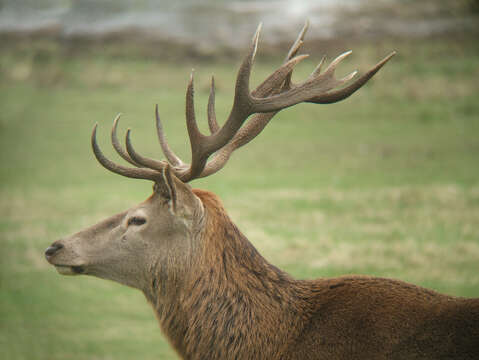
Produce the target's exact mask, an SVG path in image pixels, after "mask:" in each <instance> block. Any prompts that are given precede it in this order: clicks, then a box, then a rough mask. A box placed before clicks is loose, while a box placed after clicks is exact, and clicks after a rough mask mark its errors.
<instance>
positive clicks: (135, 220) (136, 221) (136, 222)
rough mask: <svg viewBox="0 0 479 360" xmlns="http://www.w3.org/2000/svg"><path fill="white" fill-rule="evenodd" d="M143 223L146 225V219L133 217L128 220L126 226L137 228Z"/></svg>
mask: <svg viewBox="0 0 479 360" xmlns="http://www.w3.org/2000/svg"><path fill="white" fill-rule="evenodd" d="M144 223H146V219H145V218H142V217H139V216H133V217H131V218H129V219H128V226H130V225H136V226H139V225H143V224H144Z"/></svg>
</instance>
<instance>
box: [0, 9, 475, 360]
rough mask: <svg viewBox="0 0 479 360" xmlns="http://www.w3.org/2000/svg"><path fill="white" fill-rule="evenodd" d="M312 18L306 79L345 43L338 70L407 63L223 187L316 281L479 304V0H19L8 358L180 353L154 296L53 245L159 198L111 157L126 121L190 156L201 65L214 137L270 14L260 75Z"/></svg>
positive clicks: (4, 280) (1, 100)
mask: <svg viewBox="0 0 479 360" xmlns="http://www.w3.org/2000/svg"><path fill="white" fill-rule="evenodd" d="M305 19H309V21H310V23H311V27H310V29H309V32H308V35H307V36H306V42H305V45H304V47H303V52H304V53H308V54H310V55H311V56H310V57H309V58H308V59H307V60H306V61H304V62H303V63H301V64H300V65H299V66H298V68H297V69H296V70H295V73H294V80H295V81H300V80H301V79H304V78H305V77H306V76H307V75H308V74H309V73H310V72H311V71H312V69H314V67H315V65H316V64H317V63H318V62H319V61H320V59H321V58H322V56H323V55H326V56H327V59H328V61H330V60H331V59H333V58H334V57H336V56H337V55H339V54H340V53H342V52H344V51H346V50H349V49H351V50H353V54H352V55H351V56H350V57H348V58H347V59H346V60H345V61H344V62H343V63H341V65H340V66H339V68H338V70H337V73H338V77H341V76H343V75H345V74H348V73H349V72H351V71H352V70H355V69H358V70H359V72H360V73H362V72H364V71H367V69H368V68H370V67H371V66H373V65H374V64H375V63H377V62H378V61H379V60H380V59H382V58H383V57H384V56H386V55H387V54H389V53H390V52H391V51H392V50H396V51H397V52H398V54H397V55H396V56H395V57H394V58H393V59H392V60H391V61H390V63H388V64H387V65H386V66H385V67H384V68H383V69H382V70H381V71H380V72H379V73H378V74H377V75H376V76H375V77H374V78H373V79H372V80H371V81H370V82H369V83H368V84H367V85H366V86H365V87H364V88H362V89H361V90H360V91H359V92H357V93H355V94H354V95H353V96H351V97H350V98H348V99H346V100H344V101H342V102H340V103H337V104H332V105H313V104H300V105H297V106H295V107H293V108H290V109H286V110H284V111H282V112H281V113H280V114H278V115H277V116H276V117H275V119H273V120H272V121H271V123H270V124H269V125H268V126H267V128H266V129H265V130H264V131H263V133H262V134H261V135H260V136H258V138H256V139H255V140H254V141H253V142H252V143H250V144H248V146H246V147H245V148H242V149H240V150H238V151H237V152H236V153H235V154H234V155H233V157H232V159H231V160H230V162H229V163H228V165H227V166H226V167H225V168H224V169H223V170H222V171H221V172H219V173H218V174H215V175H214V176H212V177H210V178H207V179H203V180H197V181H195V182H193V184H192V185H193V186H195V187H200V188H204V189H208V190H211V191H213V192H215V193H217V194H218V195H219V196H220V197H221V198H222V199H223V201H224V203H225V207H226V208H227V209H228V211H229V213H230V215H231V217H232V218H233V220H234V221H235V222H236V224H237V225H238V227H239V228H240V229H241V230H242V231H243V232H244V233H245V234H246V235H247V236H248V238H249V239H250V240H251V241H252V243H253V244H254V245H255V246H256V247H257V248H258V249H259V250H260V252H261V253H262V254H263V255H264V256H265V257H266V258H267V259H268V260H269V261H270V262H272V263H273V264H275V265H277V266H278V267H280V268H282V269H284V270H286V271H288V272H289V273H291V274H292V275H293V276H295V277H297V278H315V277H323V276H339V275H342V274H348V273H361V274H369V275H376V276H382V277H394V278H399V279H402V280H405V281H409V282H413V283H415V284H419V285H422V286H426V287H429V288H432V289H435V290H437V291H440V292H444V293H448V294H451V295H456V296H475V297H479V166H478V164H479V101H478V99H479V81H478V77H479V41H478V40H477V39H478V35H479V2H478V1H475V0H457V1H446V0H444V1H441V0H423V1H413V0H378V1H374V2H373V1H365V0H341V1H338V0H336V1H332V0H316V1H307V0H303V1H300V0H297V1H277V0H263V1H238V0H237V1H220V0H203V1H160V0H116V1H114V0H96V1H93V0H75V1H73V0H0V108H1V111H0V157H1V160H2V168H1V170H0V215H1V216H0V242H1V247H2V248H1V250H0V319H1V320H0V349H1V353H2V358H5V359H132V358H134V359H137V358H140V359H176V355H175V354H174V351H172V349H171V348H170V347H169V345H168V344H167V343H166V341H165V339H164V337H163V335H162V334H161V331H160V329H159V327H158V324H157V322H156V319H155V318H154V315H153V312H152V310H151V309H150V307H149V306H148V304H147V303H146V301H145V299H144V297H143V295H142V294H141V293H139V292H138V291H136V290H133V289H130V288H126V287H122V286H120V285H117V284H114V283H111V282H107V281H104V280H99V279H94V278H89V277H86V276H85V277H75V278H72V277H63V276H60V275H58V274H57V273H56V272H55V270H54V269H53V268H52V267H51V266H49V265H48V264H47V262H46V261H45V259H44V257H43V251H44V249H45V248H46V247H47V246H48V245H49V244H50V243H51V242H53V241H54V240H56V239H58V238H60V237H62V236H66V235H68V234H71V233H73V232H76V231H78V230H79V229H81V228H82V227H85V226H88V225H91V224H94V223H96V222H98V221H99V220H100V219H102V218H104V217H106V216H109V215H111V214H113V213H117V212H120V211H122V210H124V209H126V208H128V207H130V206H132V205H134V204H136V203H138V202H140V201H142V200H144V199H145V198H146V197H148V196H149V194H150V193H151V184H149V183H148V182H144V181H138V180H136V181H135V180H131V179H126V178H122V177H120V176H118V175H114V174H111V173H109V172H108V171H106V170H104V169H103V168H101V167H100V166H99V165H98V164H97V163H96V160H95V159H94V157H93V155H92V153H91V150H90V143H89V141H90V140H89V137H90V133H91V129H92V127H93V124H94V123H95V122H98V123H99V130H98V131H99V132H98V136H99V140H100V144H101V146H102V148H103V151H104V152H105V153H106V154H107V155H109V156H110V157H112V158H114V159H115V160H117V161H118V162H120V161H121V160H119V159H118V157H116V155H115V154H114V152H113V151H112V149H111V144H109V131H110V127H111V124H112V120H113V118H114V117H115V115H116V114H117V113H119V112H122V113H123V117H122V120H121V123H120V131H121V132H124V131H125V130H126V128H127V127H131V128H132V129H133V132H132V137H133V138H132V140H133V142H134V143H135V144H137V148H138V150H139V151H141V152H142V153H143V154H145V155H149V156H152V157H158V158H161V155H160V151H159V146H158V144H157V140H156V138H155V129H154V105H155V104H158V106H159V109H160V115H161V117H162V119H163V121H164V125H165V128H166V133H167V136H168V139H169V141H170V144H171V145H172V147H173V148H174V149H175V150H176V151H177V153H179V154H180V155H181V156H182V157H183V158H184V159H185V160H188V159H189V158H190V154H189V143H188V141H187V135H186V129H185V123H184V94H185V90H186V84H187V81H188V79H189V74H190V72H191V69H192V68H194V69H195V86H196V93H195V95H196V111H197V117H198V119H199V121H200V123H201V124H200V125H201V127H202V129H204V130H206V126H205V124H206V120H205V118H206V104H207V98H208V93H209V81H210V77H211V75H213V74H214V75H215V82H216V88H217V96H216V104H217V117H218V119H220V122H221V119H225V118H226V116H227V115H228V113H229V109H230V108H231V103H232V98H233V90H234V81H235V73H236V70H237V68H238V65H239V64H240V61H241V59H242V57H243V56H244V53H245V49H246V48H247V46H248V44H249V42H250V39H251V36H252V35H253V33H254V31H255V29H256V27H257V25H258V23H259V22H263V31H262V35H261V39H260V45H259V51H258V55H257V61H256V64H255V67H254V71H253V75H252V86H254V85H255V84H259V83H260V82H261V81H262V80H263V79H264V78H265V77H266V76H268V75H269V74H270V73H271V72H272V71H274V69H275V68H276V67H278V66H279V65H280V64H281V62H282V60H283V58H284V56H285V55H286V52H287V50H288V48H289V46H290V45H291V43H292V42H293V41H294V39H295V38H296V36H297V33H298V32H299V30H300V29H301V27H302V25H303V24H304V21H305Z"/></svg>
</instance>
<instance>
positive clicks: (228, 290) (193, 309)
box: [146, 190, 304, 359]
mask: <svg viewBox="0 0 479 360" xmlns="http://www.w3.org/2000/svg"><path fill="white" fill-rule="evenodd" d="M194 192H195V194H196V195H197V196H198V197H199V198H200V199H201V201H202V202H203V205H204V208H205V224H204V228H203V230H202V232H201V233H200V234H198V236H200V237H201V241H200V243H201V244H202V245H201V246H200V248H198V249H197V254H195V256H196V260H195V261H194V262H193V263H192V265H191V268H190V269H188V270H186V271H185V272H184V274H183V275H181V276H176V279H175V280H174V282H175V283H171V281H170V284H169V286H168V288H167V289H164V292H165V293H164V294H163V293H162V290H161V289H156V288H155V284H156V283H157V282H156V281H155V280H154V279H153V281H152V284H153V285H152V286H153V292H151V293H150V294H146V295H147V298H148V300H149V301H150V302H151V303H152V305H153V307H154V310H155V312H156V315H157V317H158V320H159V322H160V325H161V327H162V329H163V332H164V333H165V335H166V336H167V338H168V339H169V341H170V343H171V344H172V345H173V347H174V348H175V349H176V351H177V352H178V353H179V354H180V355H181V356H182V357H183V358H185V359H213V358H225V356H226V350H227V354H228V357H229V358H253V359H254V358H274V357H275V355H276V354H279V353H281V351H282V350H283V349H284V348H285V347H286V346H288V345H290V344H288V343H289V342H290V340H289V339H294V338H295V337H296V336H297V333H298V331H300V330H301V329H299V325H298V324H299V323H300V322H301V321H303V322H304V307H303V309H302V310H301V311H300V309H299V306H300V304H301V303H302V301H301V298H302V297H303V296H304V294H303V291H302V290H301V286H300V284H301V283H300V282H296V281H295V280H293V279H292V278H291V277H290V276H289V275H287V274H286V273H284V272H282V271H281V270H279V269H277V268H276V267H274V266H273V265H271V264H269V263H268V262H267V261H266V260H265V259H264V258H263V257H262V256H261V255H260V254H259V253H258V251H257V250H256V249H255V248H254V247H253V245H252V244H251V243H250V242H249V241H248V239H247V238H246V237H245V236H244V235H243V234H242V233H241V232H240V231H239V230H238V228H237V227H236V226H235V225H234V224H233V223H232V222H231V220H230V218H229V217H228V215H227V214H226V211H225V209H224V208H223V206H222V204H221V201H220V200H219V199H218V198H217V197H216V195H214V194H212V193H210V192H207V191H202V190H194ZM157 276H162V275H161V274H157ZM168 280H170V279H168ZM300 313H301V314H302V319H299V317H300V316H299V315H298V314H300ZM267 329H275V331H274V333H271V331H268V330H267ZM260 344H263V345H260ZM264 344H268V345H270V346H267V347H265V346H264ZM267 351H272V352H273V353H271V354H268V353H266V352H267Z"/></svg>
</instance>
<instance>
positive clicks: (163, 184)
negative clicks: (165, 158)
mask: <svg viewBox="0 0 479 360" xmlns="http://www.w3.org/2000/svg"><path fill="white" fill-rule="evenodd" d="M154 190H155V192H157V193H158V194H159V195H160V196H161V197H163V198H165V199H167V200H168V203H169V204H170V206H171V208H172V210H173V212H176V205H177V204H176V203H177V196H176V193H177V192H176V184H175V181H174V179H173V176H172V175H171V169H170V165H168V164H167V165H166V166H165V167H164V168H163V170H162V171H161V180H160V181H157V182H156V183H155V186H154Z"/></svg>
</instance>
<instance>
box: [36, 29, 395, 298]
mask: <svg viewBox="0 0 479 360" xmlns="http://www.w3.org/2000/svg"><path fill="white" fill-rule="evenodd" d="M307 27H308V24H306V25H305V26H304V28H303V29H302V31H301V32H300V34H299V36H298V38H297V39H296V41H295V42H294V44H293V45H292V47H291V49H290V51H289V53H288V55H287V56H286V59H285V61H284V63H283V64H282V65H281V66H280V67H279V68H278V69H277V70H276V71H274V72H273V73H272V74H271V75H270V76H269V77H268V78H266V79H265V80H264V81H263V82H262V83H261V84H260V85H259V86H258V87H256V89H254V90H253V91H250V88H249V79H250V73H251V68H252V65H253V61H254V58H255V54H256V49H257V45H258V37H259V33H260V28H261V26H260V27H259V28H258V30H257V31H256V33H255V35H254V37H253V40H252V43H251V46H250V49H249V52H248V54H247V56H246V57H245V59H244V60H243V63H242V64H241V66H240V68H239V71H238V75H237V79H236V85H235V95H234V103H233V106H232V109H231V112H230V114H229V117H228V119H227V120H226V121H225V122H224V124H223V126H219V125H218V122H217V121H216V116H215V87H214V79H212V82H211V92H210V96H209V101H208V124H209V130H210V134H208V135H205V134H203V133H201V132H200V130H199V129H198V126H197V123H196V119H195V110H194V101H193V75H192V76H191V78H190V81H189V84H188V87H187V92H186V125H187V130H188V135H189V139H190V144H191V156H192V158H191V163H190V164H187V163H185V162H183V161H182V160H181V159H180V158H179V157H178V156H176V155H175V154H174V152H173V151H172V150H171V149H170V147H169V146H168V143H167V141H166V139H165V136H164V132H163V128H162V124H161V121H160V117H159V116H158V108H156V111H155V114H156V128H157V133H158V138H159V142H160V145H161V147H162V150H163V153H164V155H165V157H166V161H159V160H155V159H151V158H147V157H144V156H142V155H140V154H139V153H137V152H136V151H135V149H134V148H133V145H132V142H131V135H130V134H131V131H130V130H129V129H128V131H127V133H126V150H125V149H124V148H123V147H122V146H121V145H120V143H119V141H118V138H117V134H116V133H117V125H118V121H119V116H117V118H116V119H115V120H114V122H113V128H112V132H111V139H112V144H113V146H114V148H115V149H116V151H117V152H118V154H119V155H120V156H121V157H122V158H123V159H124V160H126V161H127V162H128V163H130V164H131V165H132V167H126V166H123V165H119V164H117V163H115V162H113V161H111V160H109V159H107V158H106V157H105V156H104V155H103V153H102V152H101V150H100V148H99V146H98V144H97V141H96V132H97V125H95V126H94V128H93V132H92V137H91V143H92V147H93V152H94V154H95V156H96V158H97V160H98V161H99V162H100V164H101V165H103V166H104V167H105V168H107V169H108V170H110V171H112V172H114V173H117V174H120V175H123V176H126V177H129V178H137V179H145V180H150V181H152V182H153V183H154V186H153V194H152V195H151V196H150V197H149V198H148V199H147V200H146V201H144V202H142V203H140V204H139V205H137V206H134V207H132V208H131V209H129V210H127V211H125V212H122V213H119V214H117V215H114V216H112V217H110V218H108V219H106V220H104V221H102V222H100V223H98V224H96V225H94V226H92V227H89V228H87V229H85V230H82V231H80V232H78V233H76V234H74V235H72V236H70V237H66V238H64V239H61V240H58V241H55V242H54V243H53V244H52V245H51V246H50V247H48V248H47V250H46V252H45V256H46V259H47V260H48V262H49V263H51V264H52V265H54V266H55V268H56V269H57V270H58V272H59V273H61V274H64V275H75V274H88V275H94V276H97V277H100V278H105V279H110V280H114V281H117V282H120V283H122V284H126V285H129V286H132V287H136V288H139V289H141V290H143V291H146V289H147V288H149V287H150V286H151V281H152V276H151V274H152V273H155V276H156V275H158V278H159V279H158V278H156V277H155V279H153V281H159V282H167V279H168V281H170V280H171V279H174V281H176V283H175V284H176V285H175V286H178V281H180V279H181V274H182V272H186V271H188V269H189V268H190V267H191V266H192V263H194V261H195V258H196V255H197V254H198V249H200V248H201V246H202V241H203V238H202V236H201V233H202V232H203V231H204V227H205V225H204V224H205V221H204V217H205V211H204V207H203V204H202V201H201V200H200V198H199V197H198V196H197V194H195V192H194V191H193V190H192V189H191V187H190V186H189V185H188V182H190V181H192V180H194V179H197V178H201V177H206V176H209V175H212V174H214V173H216V172H217V171H219V170H220V169H221V168H222V167H223V166H224V165H225V164H226V162H227V161H228V159H229V157H230V155H231V153H232V152H233V151H235V150H236V149H237V148H239V147H241V146H243V145H245V144H246V143H248V142H249V141H251V140H252V139H253V138H254V137H256V136H257V135H258V134H259V133H260V132H261V131H262V130H263V128H264V127H265V126H266V125H267V123H268V122H269V120H271V119H272V118H273V116H274V115H275V114H276V113H277V112H278V111H280V110H282V109H284V108H287V107H289V106H293V105H296V104H298V103H302V102H309V103H316V104H328V103H334V102H337V101H340V100H343V99H345V98H347V97H349V96H350V95H351V94H353V93H354V92H355V91H356V90H358V89H359V88H360V87H361V86H362V85H364V84H365V83H366V82H367V81H368V80H369V79H370V78H371V77H372V76H373V75H374V74H375V73H376V72H377V71H378V70H379V69H380V68H381V67H382V66H383V65H384V64H385V63H386V62H387V61H388V60H389V59H390V58H391V57H392V56H393V55H394V53H391V54H390V55H388V56H387V57H386V58H384V59H383V60H382V61H380V62H379V63H378V64H376V65H375V66H374V67H373V68H371V69H370V70H369V71H368V72H366V73H365V74H364V75H362V76H361V77H359V78H358V79H357V80H356V81H354V82H353V83H351V84H349V85H347V86H345V87H341V85H343V84H345V83H346V82H348V81H349V80H351V79H352V78H353V77H354V76H355V74H356V72H353V73H351V74H349V75H347V76H346V77H344V78H342V79H340V80H338V79H336V78H335V76H334V72H335V69H336V67H337V66H338V64H339V63H340V62H341V61H342V60H343V59H344V58H345V57H346V56H348V55H349V54H350V53H351V52H350V51H349V52H345V53H344V54H342V55H340V56H338V57H337V58H336V59H334V60H333V61H332V62H331V63H330V64H329V66H328V67H327V68H326V69H325V70H324V71H322V68H323V66H322V65H323V63H324V58H323V60H322V61H321V62H320V64H319V65H318V66H317V67H316V68H315V69H314V71H313V72H312V73H311V75H310V76H309V77H308V78H307V79H306V80H305V81H303V82H302V83H299V84H294V83H293V82H292V81H291V75H292V71H293V68H294V66H295V65H296V64H298V63H299V62H301V61H302V60H304V59H305V58H306V57H307V55H297V53H298V51H299V49H300V47H301V45H302V44H303V39H304V35H305V33H306V30H307ZM338 87H341V88H339V89H338ZM252 115H253V116H252ZM250 116H252V117H251V118H250ZM249 118H250V119H249ZM248 119H249V121H247V120H248ZM171 281H173V280H171Z"/></svg>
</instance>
